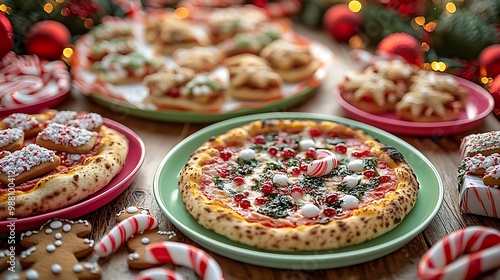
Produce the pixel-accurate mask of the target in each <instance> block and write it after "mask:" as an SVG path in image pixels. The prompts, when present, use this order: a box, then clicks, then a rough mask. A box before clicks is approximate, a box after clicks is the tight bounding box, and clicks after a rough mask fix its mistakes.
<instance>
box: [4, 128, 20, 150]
mask: <svg viewBox="0 0 500 280" xmlns="http://www.w3.org/2000/svg"><path fill="white" fill-rule="evenodd" d="M21 136H23V131H22V129H18V128H7V129H4V130H0V148H1V147H5V146H7V145H9V144H12V143H14V142H16V141H17V140H19V138H21Z"/></svg>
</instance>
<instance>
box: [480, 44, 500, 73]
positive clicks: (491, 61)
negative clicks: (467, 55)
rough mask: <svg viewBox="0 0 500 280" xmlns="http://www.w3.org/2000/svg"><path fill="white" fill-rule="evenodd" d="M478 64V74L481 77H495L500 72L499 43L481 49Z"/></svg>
mask: <svg viewBox="0 0 500 280" xmlns="http://www.w3.org/2000/svg"><path fill="white" fill-rule="evenodd" d="M478 64H479V74H480V75H481V76H482V77H484V76H486V77H497V76H498V75H499V74H500V44H497V45H491V46H489V47H486V48H485V49H484V50H482V51H481V53H480V54H479V62H478ZM497 78H498V77H497ZM495 79H496V78H495Z"/></svg>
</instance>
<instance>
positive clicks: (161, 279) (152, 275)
mask: <svg viewBox="0 0 500 280" xmlns="http://www.w3.org/2000/svg"><path fill="white" fill-rule="evenodd" d="M135 280H184V276H182V275H181V274H179V273H177V272H175V271H173V270H171V269H166V268H163V267H155V268H150V269H146V270H143V271H141V273H139V274H137V277H136V278H135Z"/></svg>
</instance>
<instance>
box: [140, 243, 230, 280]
mask: <svg viewBox="0 0 500 280" xmlns="http://www.w3.org/2000/svg"><path fill="white" fill-rule="evenodd" d="M144 260H145V261H146V262H147V263H149V264H176V265H182V266H186V267H189V268H191V269H193V270H194V271H195V272H196V273H197V274H198V276H200V277H201V278H203V279H204V280H223V279H224V276H223V274H222V269H221V268H220V266H219V264H218V263H217V262H216V261H215V259H214V258H212V257H211V256H210V255H209V254H207V253H206V252H205V251H203V250H201V249H198V248H196V247H194V246H191V245H188V244H184V243H178V242H171V241H163V242H157V243H152V244H149V245H147V246H146V251H145V255H144Z"/></svg>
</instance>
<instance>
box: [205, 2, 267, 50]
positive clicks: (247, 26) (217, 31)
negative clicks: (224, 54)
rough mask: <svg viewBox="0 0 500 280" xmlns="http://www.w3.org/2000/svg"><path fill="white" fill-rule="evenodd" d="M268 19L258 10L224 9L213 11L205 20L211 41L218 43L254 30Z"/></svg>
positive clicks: (246, 8)
mask: <svg viewBox="0 0 500 280" xmlns="http://www.w3.org/2000/svg"><path fill="white" fill-rule="evenodd" d="M242 15H244V16H242ZM268 19H269V18H268V17H267V15H266V14H264V13H263V12H262V11H261V10H260V9H258V8H250V7H244V8H240V7H239V8H226V9H216V10H214V11H213V12H212V13H211V14H210V16H209V18H208V20H207V25H208V28H209V33H210V38H211V40H212V41H213V42H215V43H219V42H222V41H224V40H226V39H229V38H231V37H233V36H234V35H236V34H239V33H242V32H248V31H252V30H255V29H256V28H257V26H258V25H259V24H262V23H265V22H266V21H267V20H268Z"/></svg>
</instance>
